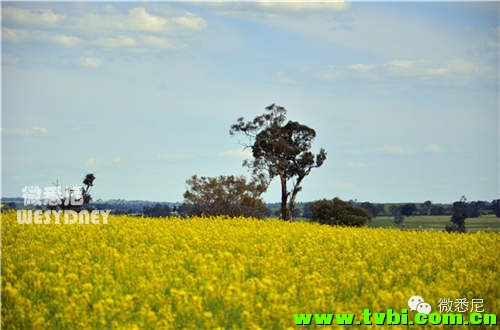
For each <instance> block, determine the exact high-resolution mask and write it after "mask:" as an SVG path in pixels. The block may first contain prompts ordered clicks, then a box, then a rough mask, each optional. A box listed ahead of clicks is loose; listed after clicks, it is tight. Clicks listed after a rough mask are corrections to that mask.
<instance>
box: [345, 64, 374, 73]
mask: <svg viewBox="0 0 500 330" xmlns="http://www.w3.org/2000/svg"><path fill="white" fill-rule="evenodd" d="M374 67H375V65H373V64H352V65H351V66H350V68H351V69H352V70H354V71H357V72H360V73H364V72H369V71H371V70H372V69H373V68H374Z"/></svg>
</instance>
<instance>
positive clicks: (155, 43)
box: [141, 36, 175, 49]
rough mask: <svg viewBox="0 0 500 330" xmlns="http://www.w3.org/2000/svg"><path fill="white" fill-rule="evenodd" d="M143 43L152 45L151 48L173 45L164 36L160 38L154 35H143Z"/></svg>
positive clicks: (172, 46)
mask: <svg viewBox="0 0 500 330" xmlns="http://www.w3.org/2000/svg"><path fill="white" fill-rule="evenodd" d="M141 40H142V42H143V44H144V45H146V46H149V47H152V48H160V49H161V48H163V49H172V48H175V46H174V45H173V44H172V42H170V40H168V39H166V38H160V37H155V36H145V37H143V38H142V39H141Z"/></svg>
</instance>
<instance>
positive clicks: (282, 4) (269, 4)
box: [256, 0, 349, 11]
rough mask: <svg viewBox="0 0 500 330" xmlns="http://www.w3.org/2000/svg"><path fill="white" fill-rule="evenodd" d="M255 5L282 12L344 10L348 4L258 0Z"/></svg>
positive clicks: (337, 1)
mask: <svg viewBox="0 0 500 330" xmlns="http://www.w3.org/2000/svg"><path fill="white" fill-rule="evenodd" d="M256 5H258V6H261V7H265V8H277V9H282V10H293V11H300V10H345V9H348V8H349V3H348V2H347V1H343V0H328V1H304V0H259V1H257V2H256Z"/></svg>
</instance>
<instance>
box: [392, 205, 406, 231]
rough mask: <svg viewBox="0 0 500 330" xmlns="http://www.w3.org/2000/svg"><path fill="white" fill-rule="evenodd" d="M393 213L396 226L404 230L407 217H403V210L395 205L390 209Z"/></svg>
mask: <svg viewBox="0 0 500 330" xmlns="http://www.w3.org/2000/svg"><path fill="white" fill-rule="evenodd" d="M390 209H391V213H392V215H393V216H394V224H395V225H397V226H398V227H399V228H403V225H404V220H405V217H404V216H403V208H402V207H401V206H396V205H393V206H391V207H390Z"/></svg>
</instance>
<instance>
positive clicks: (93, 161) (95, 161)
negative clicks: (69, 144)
mask: <svg viewBox="0 0 500 330" xmlns="http://www.w3.org/2000/svg"><path fill="white" fill-rule="evenodd" d="M100 163H101V161H100V160H98V159H97V158H95V157H90V158H89V159H87V160H86V161H85V164H87V165H89V166H92V165H98V164H100Z"/></svg>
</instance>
